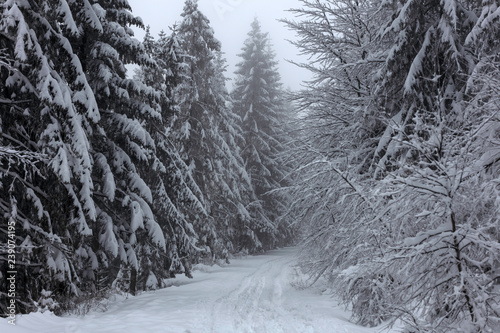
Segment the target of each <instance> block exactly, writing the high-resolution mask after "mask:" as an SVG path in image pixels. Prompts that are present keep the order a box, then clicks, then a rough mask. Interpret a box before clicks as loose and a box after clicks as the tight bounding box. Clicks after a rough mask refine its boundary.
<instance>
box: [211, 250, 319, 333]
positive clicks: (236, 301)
mask: <svg viewBox="0 0 500 333" xmlns="http://www.w3.org/2000/svg"><path fill="white" fill-rule="evenodd" d="M292 262H293V259H290V258H288V257H280V258H275V259H272V260H269V261H267V262H265V263H264V264H263V265H262V266H261V267H259V269H258V270H256V271H255V272H253V273H252V274H250V275H248V276H246V277H245V278H244V279H243V280H242V282H241V283H240V284H239V285H238V287H237V288H236V289H234V290H232V291H230V292H229V293H228V294H226V295H223V296H222V297H220V298H219V299H217V300H216V301H215V304H214V305H213V307H212V311H211V315H210V320H211V330H210V332H213V333H215V332H217V333H219V332H221V333H225V332H241V333H254V332H259V333H261V332H273V333H289V332H301V333H312V332H314V330H313V328H312V326H310V325H307V324H302V323H292V322H291V321H290V317H291V316H290V313H289V312H288V311H286V309H284V308H283V284H287V286H285V287H288V286H289V280H288V277H289V273H290V264H291V263H292ZM300 321H301V322H302V321H303V320H302V319H301V320H300Z"/></svg>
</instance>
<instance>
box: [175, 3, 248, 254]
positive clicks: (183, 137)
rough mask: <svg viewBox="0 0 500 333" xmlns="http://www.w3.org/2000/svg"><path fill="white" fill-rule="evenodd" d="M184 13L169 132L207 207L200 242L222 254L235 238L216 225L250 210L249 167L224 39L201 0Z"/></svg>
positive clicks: (200, 218)
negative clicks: (244, 162) (240, 152)
mask: <svg viewBox="0 0 500 333" xmlns="http://www.w3.org/2000/svg"><path fill="white" fill-rule="evenodd" d="M182 17H183V20H182V22H181V23H180V25H179V27H178V33H177V35H176V37H177V40H178V41H179V45H180V52H179V55H181V59H178V60H177V61H180V63H182V64H183V65H182V66H181V67H182V75H181V77H179V79H180V81H179V83H178V84H176V86H175V90H174V94H175V98H176V99H175V101H176V104H177V105H176V108H178V111H177V114H176V116H175V118H174V121H173V124H172V127H171V133H170V136H171V138H172V141H173V142H174V144H175V146H176V147H177V149H178V151H179V153H180V154H181V157H182V159H183V160H184V161H185V163H186V164H187V165H188V166H189V170H190V172H191V174H192V177H193V179H194V180H195V182H196V184H197V185H198V187H199V189H200V191H201V193H202V195H203V197H202V200H203V201H202V202H203V205H204V207H205V212H206V213H205V214H203V215H200V214H199V213H196V214H193V216H192V220H193V222H194V228H195V230H196V232H197V233H198V234H199V236H200V239H199V247H200V248H201V249H202V250H203V251H204V252H205V256H207V257H212V258H213V257H214V256H215V257H223V256H225V255H226V250H227V249H228V248H230V247H231V244H228V243H227V241H228V240H225V239H222V238H221V237H219V236H218V232H217V229H220V230H224V229H228V226H227V225H226V224H227V223H231V221H232V220H233V219H234V216H236V215H238V214H239V215H246V210H245V208H244V207H245V205H244V204H243V203H242V202H241V200H240V193H239V189H238V187H239V186H240V185H241V184H242V181H241V179H244V169H243V168H242V167H241V163H240V161H239V160H238V157H237V154H236V152H237V149H236V147H234V142H235V141H236V140H235V139H234V138H233V137H234V136H235V135H236V133H237V132H236V131H235V130H234V126H233V124H232V122H231V120H232V119H231V117H230V116H229V115H228V112H229V110H228V108H227V106H226V99H227V93H226V92H225V87H224V84H225V79H224V78H223V72H222V70H223V67H222V66H221V65H220V64H221V63H220V58H219V56H218V54H219V52H220V42H219V41H218V40H217V39H215V37H214V32H213V30H212V28H211V27H210V25H209V20H208V19H207V18H206V17H205V16H204V15H203V13H201V12H200V11H199V9H198V4H197V2H196V1H192V0H188V1H186V3H185V7H184V11H183V13H182ZM221 224H222V225H221Z"/></svg>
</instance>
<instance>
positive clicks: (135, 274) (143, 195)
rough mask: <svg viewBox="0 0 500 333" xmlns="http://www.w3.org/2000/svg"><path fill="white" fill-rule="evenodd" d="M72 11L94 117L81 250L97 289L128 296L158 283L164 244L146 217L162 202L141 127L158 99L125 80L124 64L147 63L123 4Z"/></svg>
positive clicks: (76, 5) (154, 117)
mask: <svg viewBox="0 0 500 333" xmlns="http://www.w3.org/2000/svg"><path fill="white" fill-rule="evenodd" d="M72 10H73V11H74V13H75V14H74V15H75V17H76V18H77V22H78V24H79V25H80V27H79V30H80V32H81V33H80V34H79V35H78V36H75V38H73V39H72V40H71V42H72V45H73V48H74V49H75V50H76V52H77V55H78V57H79V58H80V59H81V62H82V64H83V67H84V71H85V74H86V76H87V80H88V82H89V83H90V86H91V87H92V90H93V92H94V96H95V99H96V102H97V105H98V107H99V111H100V114H101V120H100V121H99V123H98V124H97V126H96V127H95V128H94V129H93V136H92V140H91V144H92V154H93V158H94V163H95V166H94V170H93V176H94V179H95V180H96V181H95V183H96V188H95V195H94V197H95V200H96V202H97V205H98V210H97V212H96V213H97V219H96V222H95V223H94V224H93V229H94V230H95V232H94V235H93V242H92V245H91V247H90V248H86V249H85V250H86V253H87V254H88V259H89V264H90V263H92V266H91V267H89V274H91V275H94V274H93V273H94V271H96V272H97V275H96V276H95V279H97V280H99V281H100V282H102V286H103V287H107V286H110V285H112V284H113V283H115V282H116V283H115V285H117V284H118V285H119V284H122V287H123V288H126V289H127V290H129V291H130V292H131V293H135V291H136V289H138V288H144V287H145V286H147V287H154V284H155V281H156V280H157V278H161V277H162V273H161V271H162V269H163V267H162V266H163V265H159V264H158V263H160V262H163V258H162V255H164V253H165V250H166V242H165V237H164V233H163V231H162V229H161V227H160V226H159V224H158V220H157V217H156V216H155V215H154V213H153V212H154V208H155V207H154V205H155V204H156V203H159V202H160V197H161V194H158V193H156V192H154V191H153V189H154V188H153V185H157V182H156V179H157V178H158V177H157V175H156V173H157V172H159V171H158V170H159V168H160V166H159V163H157V162H158V157H157V156H156V142H155V140H154V139H153V137H152V134H151V129H150V127H148V125H150V124H152V123H155V122H159V121H161V119H162V116H161V108H160V96H159V94H158V93H157V92H156V90H154V89H153V88H152V87H149V86H147V85H145V84H143V83H140V82H138V81H135V80H132V79H128V78H127V77H126V69H125V65H126V64H129V63H136V64H140V65H151V66H154V63H153V62H152V61H151V60H150V59H149V58H148V57H147V55H146V54H145V52H144V49H143V47H142V45H141V43H140V42H139V41H137V40H135V39H133V38H132V36H133V32H132V30H131V28H130V26H131V25H136V26H142V22H141V21H140V19H137V18H135V17H134V16H133V15H132V14H131V12H130V6H129V5H128V3H127V1H118V0H117V1H96V2H95V3H93V4H92V5H90V4H89V3H87V1H83V2H73V3H72ZM90 268H92V271H90ZM97 268H99V270H97ZM158 275H159V276H158Z"/></svg>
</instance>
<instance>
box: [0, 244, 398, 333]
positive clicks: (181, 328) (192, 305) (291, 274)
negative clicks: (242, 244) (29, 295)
mask: <svg viewBox="0 0 500 333" xmlns="http://www.w3.org/2000/svg"><path fill="white" fill-rule="evenodd" d="M296 253H297V250H296V249H295V248H286V249H281V250H275V251H271V252H268V253H266V254H265V255H259V256H249V257H247V258H243V259H236V260H232V263H231V264H230V265H228V266H225V267H219V266H213V267H208V266H203V265H200V266H198V269H197V270H195V271H194V274H193V275H194V279H187V278H186V277H178V278H175V279H172V280H168V281H169V284H170V285H171V287H169V288H165V289H162V290H158V291H155V292H145V293H142V294H141V295H138V296H136V297H129V298H122V299H116V300H114V301H113V302H111V304H110V305H109V307H108V310H107V311H106V312H91V313H89V314H88V315H87V316H85V317H84V318H79V317H63V318H61V317H56V316H54V315H52V314H47V313H44V314H41V313H34V314H30V315H28V316H18V318H17V325H16V326H15V327H14V326H12V325H8V324H7V321H5V320H0V332H2V333H11V332H12V333H27V332H30V333H31V332H37V333H100V332H126V333H144V332H154V333H254V332H255V333H374V332H380V329H377V328H364V327H360V326H357V325H354V324H352V323H350V322H349V321H348V318H349V313H348V312H346V311H344V310H343V309H342V307H339V306H338V305H337V302H336V301H335V300H333V299H332V298H331V297H329V296H327V295H322V294H321V292H320V290H318V289H314V288H311V289H304V290H298V289H296V288H294V287H293V285H294V282H299V281H300V279H299V277H298V275H297V272H296V270H295V268H294V267H293V266H294V264H295V262H296ZM385 332H388V331H385Z"/></svg>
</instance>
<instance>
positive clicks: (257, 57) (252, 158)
mask: <svg viewBox="0 0 500 333" xmlns="http://www.w3.org/2000/svg"><path fill="white" fill-rule="evenodd" d="M239 56H240V57H241V58H242V61H241V62H240V63H239V64H238V69H237V70H236V75H237V79H236V82H235V87H234V90H233V91H232V95H231V96H232V99H233V103H234V104H233V111H234V113H236V114H237V115H238V116H239V118H240V127H241V130H242V138H243V140H241V141H240V150H241V156H242V158H243V161H244V165H245V168H246V171H247V173H248V175H249V177H250V180H251V184H252V190H253V199H254V200H255V201H254V202H252V205H251V207H252V208H251V210H250V211H251V215H252V217H253V220H252V221H253V225H250V226H246V227H247V228H249V230H251V231H252V234H249V235H248V236H249V237H250V238H254V239H255V240H253V241H254V242H256V243H262V246H263V247H264V248H270V247H272V246H273V245H274V242H275V238H276V236H278V234H279V233H286V229H285V228H282V229H281V230H280V232H278V222H277V221H278V217H279V216H280V215H281V214H283V212H284V207H285V206H286V202H285V197H284V196H283V195H281V194H279V192H276V191H275V192H271V191H273V190H277V189H279V188H280V187H281V186H283V185H284V184H285V183H284V178H285V176H286V174H287V172H288V170H287V165H286V164H284V163H283V162H282V161H280V155H281V154H282V153H283V152H284V151H285V150H286V149H285V142H286V141H287V140H286V133H284V131H283V130H284V126H283V123H284V122H285V120H286V116H285V110H284V102H283V98H284V93H283V90H282V88H281V83H280V75H279V73H278V70H277V64H278V63H277V62H276V60H275V59H274V54H273V52H272V50H271V45H270V43H269V37H268V35H267V34H266V33H263V32H262V31H261V27H260V24H259V22H258V20H257V19H255V20H254V21H253V23H252V25H251V31H250V32H249V33H248V38H247V39H246V41H245V43H244V46H243V48H242V53H241V54H240V55H239Z"/></svg>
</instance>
